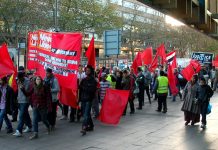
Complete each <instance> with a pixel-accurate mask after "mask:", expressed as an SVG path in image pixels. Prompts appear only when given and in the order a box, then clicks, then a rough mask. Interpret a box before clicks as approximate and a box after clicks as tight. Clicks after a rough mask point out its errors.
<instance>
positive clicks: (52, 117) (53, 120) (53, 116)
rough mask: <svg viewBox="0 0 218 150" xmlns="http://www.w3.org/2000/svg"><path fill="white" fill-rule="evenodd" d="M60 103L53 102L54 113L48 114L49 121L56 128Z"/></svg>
mask: <svg viewBox="0 0 218 150" xmlns="http://www.w3.org/2000/svg"><path fill="white" fill-rule="evenodd" d="M57 105H58V102H52V111H51V112H49V113H48V121H49V123H50V125H51V126H55V124H56V117H57Z"/></svg>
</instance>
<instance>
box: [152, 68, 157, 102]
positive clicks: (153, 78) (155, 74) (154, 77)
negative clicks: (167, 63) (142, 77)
mask: <svg viewBox="0 0 218 150" xmlns="http://www.w3.org/2000/svg"><path fill="white" fill-rule="evenodd" d="M157 78H158V70H157V69H156V70H155V72H154V73H153V74H152V82H151V94H152V95H154V100H157V91H155V90H154V87H155V83H156V81H157ZM153 92H154V93H153Z"/></svg>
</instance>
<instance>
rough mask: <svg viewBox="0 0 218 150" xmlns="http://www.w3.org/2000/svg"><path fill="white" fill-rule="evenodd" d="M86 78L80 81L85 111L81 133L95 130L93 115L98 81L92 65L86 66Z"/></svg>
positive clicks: (81, 98) (81, 97)
mask: <svg viewBox="0 0 218 150" xmlns="http://www.w3.org/2000/svg"><path fill="white" fill-rule="evenodd" d="M85 72H86V76H87V77H86V78H84V79H83V80H82V81H81V83H80V87H79V90H80V101H81V103H82V104H81V105H82V112H83V118H84V120H83V123H82V130H81V133H82V134H83V135H85V134H86V131H93V129H94V124H93V121H92V117H91V107H92V101H93V99H94V97H95V92H96V89H97V82H96V80H95V78H94V69H93V68H92V67H91V66H87V67H86V71H85Z"/></svg>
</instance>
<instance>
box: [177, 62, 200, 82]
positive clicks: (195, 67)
mask: <svg viewBox="0 0 218 150" xmlns="http://www.w3.org/2000/svg"><path fill="white" fill-rule="evenodd" d="M200 70H201V64H200V63H199V62H198V61H197V60H191V61H190V64H189V65H188V66H187V67H186V68H184V69H183V70H182V71H181V74H182V76H183V77H184V78H185V79H186V80H187V81H190V80H191V78H192V76H193V75H194V74H196V73H199V72H200Z"/></svg>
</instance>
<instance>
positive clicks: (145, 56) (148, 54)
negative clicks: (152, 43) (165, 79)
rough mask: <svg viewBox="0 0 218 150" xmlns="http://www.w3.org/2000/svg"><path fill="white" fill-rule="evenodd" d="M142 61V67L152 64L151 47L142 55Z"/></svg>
mask: <svg viewBox="0 0 218 150" xmlns="http://www.w3.org/2000/svg"><path fill="white" fill-rule="evenodd" d="M141 56H142V61H143V62H144V65H150V64H151V63H152V58H153V53H152V47H148V48H146V49H145V50H144V51H143V52H142V54H141Z"/></svg>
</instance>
